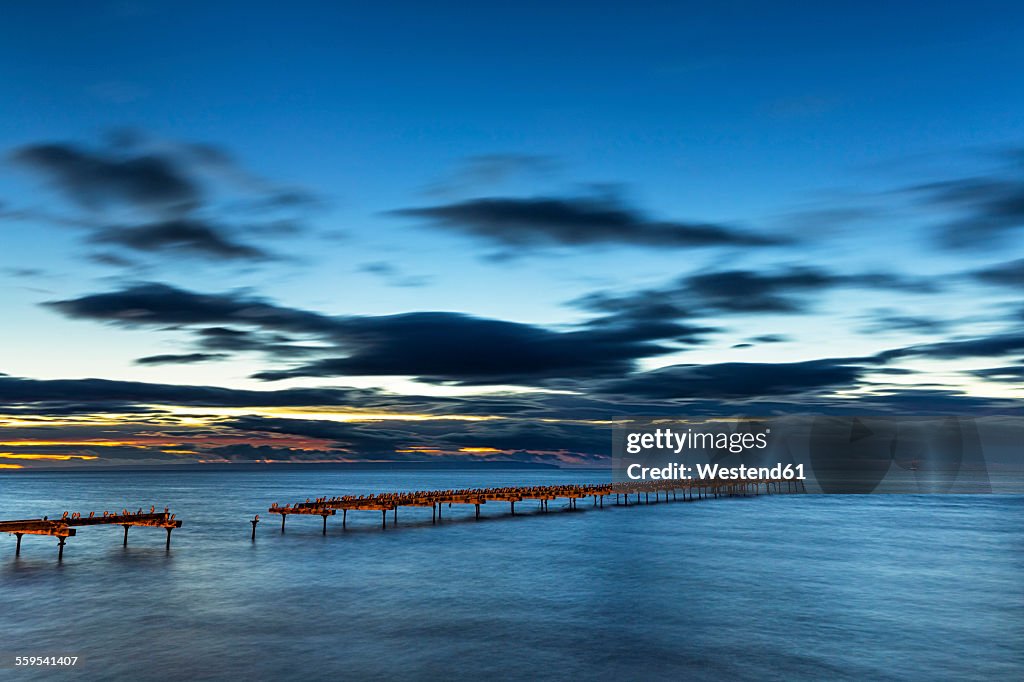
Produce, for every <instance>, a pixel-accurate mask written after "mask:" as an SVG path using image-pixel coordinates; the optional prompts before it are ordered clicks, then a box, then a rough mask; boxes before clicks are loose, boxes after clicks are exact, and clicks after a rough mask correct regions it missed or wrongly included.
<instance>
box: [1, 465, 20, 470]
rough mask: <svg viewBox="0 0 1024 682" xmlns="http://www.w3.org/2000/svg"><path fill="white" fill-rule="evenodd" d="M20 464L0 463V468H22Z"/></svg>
mask: <svg viewBox="0 0 1024 682" xmlns="http://www.w3.org/2000/svg"><path fill="white" fill-rule="evenodd" d="M24 468H25V467H23V466H22V465H20V464H0V469H24Z"/></svg>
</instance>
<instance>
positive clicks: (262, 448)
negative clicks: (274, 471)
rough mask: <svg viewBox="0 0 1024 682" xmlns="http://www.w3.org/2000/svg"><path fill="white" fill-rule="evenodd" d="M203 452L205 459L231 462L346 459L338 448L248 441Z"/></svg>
mask: <svg viewBox="0 0 1024 682" xmlns="http://www.w3.org/2000/svg"><path fill="white" fill-rule="evenodd" d="M202 454H203V458H204V459H209V458H210V457H216V458H221V459H226V460H229V461H231V462H302V461H307V462H309V461H313V462H324V461H332V460H334V461H338V460H343V459H345V453H344V452H340V451H338V450H303V449H299V448H278V447H274V446H272V445H249V444H247V443H236V444H233V445H222V446H220V447H216V448H207V449H206V450H204V451H203V453H202Z"/></svg>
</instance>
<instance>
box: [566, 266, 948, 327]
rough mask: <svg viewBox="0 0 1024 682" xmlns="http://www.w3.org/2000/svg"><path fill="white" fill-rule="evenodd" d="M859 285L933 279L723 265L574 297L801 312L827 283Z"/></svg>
mask: <svg viewBox="0 0 1024 682" xmlns="http://www.w3.org/2000/svg"><path fill="white" fill-rule="evenodd" d="M836 288H855V289H880V290H896V291H906V292H912V293H931V292H934V291H936V288H937V285H936V284H935V283H933V282H931V281H929V280H925V279H918V278H909V277H901V276H899V275H894V274H889V273H861V274H849V275H847V274H839V273H831V272H827V271H825V270H821V269H817V268H808V267H801V268H797V267H793V268H786V269H782V270H777V271H774V272H757V271H754V270H719V271H713V272H704V273H697V274H693V275H687V276H685V277H682V278H680V279H678V280H676V281H675V282H672V283H670V284H668V285H667V286H664V287H661V288H655V289H644V290H640V291H636V292H632V293H626V294H616V293H610V292H597V293H594V294H589V295H587V296H585V297H583V298H580V299H577V300H576V301H574V302H573V303H574V304H575V305H577V306H579V307H582V308H584V309H588V310H599V311H609V312H616V313H619V314H622V313H624V312H625V311H629V310H633V309H638V310H645V309H649V308H651V307H652V306H661V307H662V308H663V309H664V310H665V311H666V312H668V311H669V309H671V308H675V309H676V310H677V311H678V312H677V316H696V315H699V314H706V313H710V312H714V313H732V314H749V313H802V312H806V311H808V310H809V308H810V305H811V300H812V299H813V297H815V296H816V295H818V294H820V293H821V292H822V291H825V290H827V289H836Z"/></svg>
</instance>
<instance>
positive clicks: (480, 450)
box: [459, 448, 501, 454]
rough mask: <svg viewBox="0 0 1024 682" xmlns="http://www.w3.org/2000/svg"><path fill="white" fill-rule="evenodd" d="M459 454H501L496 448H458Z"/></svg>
mask: <svg viewBox="0 0 1024 682" xmlns="http://www.w3.org/2000/svg"><path fill="white" fill-rule="evenodd" d="M459 452H472V453H481V454H483V453H488V452H501V450H499V449H498V448H459Z"/></svg>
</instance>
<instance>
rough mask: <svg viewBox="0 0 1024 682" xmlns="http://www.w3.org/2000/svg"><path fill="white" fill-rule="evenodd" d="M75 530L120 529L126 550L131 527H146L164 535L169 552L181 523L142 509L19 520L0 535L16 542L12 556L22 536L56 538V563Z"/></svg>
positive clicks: (0, 528) (4, 524)
mask: <svg viewBox="0 0 1024 682" xmlns="http://www.w3.org/2000/svg"><path fill="white" fill-rule="evenodd" d="M74 526H121V527H123V528H124V541H123V544H124V546H125V547H127V546H128V529H129V528H131V527H132V526H147V527H151V528H163V529H165V530H166V531H167V545H166V547H167V549H168V550H169V549H170V548H171V531H172V530H174V529H175V528H181V520H180V519H175V518H174V514H171V513H170V512H169V511H168V510H167V509H164V511H163V512H157V511H156V509H155V508H154V507H151V508H150V510H149V511H148V512H145V511H143V510H142V509H140V510H138V511H136V512H130V511H128V510H127V509H124V510H122V511H121V512H120V513H113V514H111V513H109V512H103V514H102V515H101V516H96V513H95V512H91V513H90V514H89V515H88V516H82V515H81V514H78V513H69V512H64V515H63V516H61V517H60V518H59V519H51V518H49V517H45V516H44V517H43V518H41V519H21V520H15V521H0V533H8V534H10V535H13V536H15V537H16V538H17V545H16V548H15V550H14V555H15V556H20V555H21V538H22V536H23V535H49V536H52V537H55V538H57V541H58V550H57V559H58V561H59V560H62V559H63V558H64V545H65V544H66V542H67V539H68V538H69V537H73V536H75V535H76V534H77V533H78V531H77V530H76V529H75V528H74Z"/></svg>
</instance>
